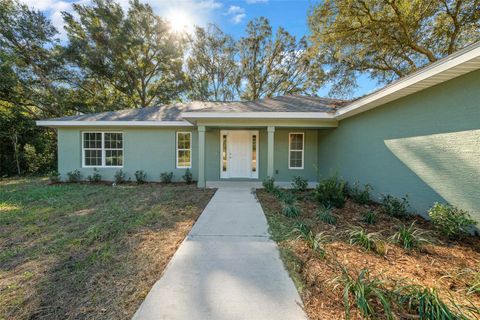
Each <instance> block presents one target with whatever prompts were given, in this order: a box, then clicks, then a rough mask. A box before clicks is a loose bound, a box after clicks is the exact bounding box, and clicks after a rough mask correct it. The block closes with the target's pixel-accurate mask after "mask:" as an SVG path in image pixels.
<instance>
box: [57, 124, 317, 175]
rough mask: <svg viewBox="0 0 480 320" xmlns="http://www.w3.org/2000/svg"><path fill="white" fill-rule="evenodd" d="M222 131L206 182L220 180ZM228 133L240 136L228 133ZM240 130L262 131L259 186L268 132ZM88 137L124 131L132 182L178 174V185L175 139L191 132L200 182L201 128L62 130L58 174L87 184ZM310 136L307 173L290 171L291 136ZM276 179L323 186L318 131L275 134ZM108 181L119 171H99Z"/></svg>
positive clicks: (213, 134)
mask: <svg viewBox="0 0 480 320" xmlns="http://www.w3.org/2000/svg"><path fill="white" fill-rule="evenodd" d="M220 130H221V129H218V128H207V131H206V133H205V154H206V159H205V177H206V180H207V181H218V180H220ZM228 130H234V129H232V128H228ZM239 130H258V131H259V171H258V172H259V180H263V179H265V178H266V176H267V130H266V128H258V129H251V128H244V129H243V128H240V129H239ZM83 131H120V132H123V139H124V147H123V152H124V166H123V168H122V170H123V171H124V172H125V173H126V174H127V178H131V179H132V180H134V179H135V176H134V173H135V171H137V170H144V171H145V172H146V173H147V179H148V180H150V181H158V180H159V179H160V173H161V172H170V171H172V172H173V173H174V179H175V180H177V181H178V180H182V176H183V175H184V173H185V169H176V168H175V151H176V149H175V133H176V132H177V131H182V132H184V131H191V132H192V133H193V134H192V157H193V158H192V168H191V171H192V173H193V176H194V179H197V172H198V133H197V131H196V128H188V129H185V128H168V129H158V128H128V129H127V128H103V129H102V128H92V129H84V128H60V129H58V168H59V172H60V173H61V174H62V177H63V178H64V179H65V178H66V177H67V175H66V174H67V172H70V171H73V170H76V169H78V170H80V171H81V173H82V176H83V179H86V178H87V176H88V175H91V174H92V172H93V168H82V145H81V141H82V140H81V137H82V136H81V133H82V132H83ZM289 132H304V133H305V165H304V169H303V170H291V169H288V133H289ZM274 150H275V153H274V164H275V172H276V174H275V179H276V180H277V181H279V182H289V181H291V180H292V178H293V176H295V175H299V176H303V177H305V178H308V179H309V180H310V181H316V180H317V165H318V160H317V156H318V130H313V129H307V130H305V129H296V128H292V129H276V131H275V148H274ZM98 170H99V171H100V174H101V175H102V179H104V180H113V178H114V174H115V172H116V171H118V170H119V168H98Z"/></svg>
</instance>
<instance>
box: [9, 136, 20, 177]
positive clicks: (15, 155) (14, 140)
mask: <svg viewBox="0 0 480 320" xmlns="http://www.w3.org/2000/svg"><path fill="white" fill-rule="evenodd" d="M11 139H12V143H13V158H14V160H15V163H16V165H17V174H18V175H20V174H21V173H22V172H21V171H20V159H19V158H20V157H19V151H18V134H17V133H16V132H14V133H13V134H12V137H11Z"/></svg>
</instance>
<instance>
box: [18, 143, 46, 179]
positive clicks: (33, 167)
mask: <svg viewBox="0 0 480 320" xmlns="http://www.w3.org/2000/svg"><path fill="white" fill-rule="evenodd" d="M23 157H24V159H25V165H26V169H27V172H28V173H33V174H35V173H39V172H45V169H49V168H51V164H52V162H53V160H54V159H53V154H52V153H51V152H48V151H46V152H45V153H40V152H37V149H36V148H35V146H34V145H32V144H28V143H27V144H25V146H24V147H23Z"/></svg>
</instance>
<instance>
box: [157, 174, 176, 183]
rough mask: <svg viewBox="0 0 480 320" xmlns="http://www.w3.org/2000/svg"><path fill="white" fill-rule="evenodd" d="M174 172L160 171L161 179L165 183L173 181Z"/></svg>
mask: <svg viewBox="0 0 480 320" xmlns="http://www.w3.org/2000/svg"><path fill="white" fill-rule="evenodd" d="M172 180H173V172H162V173H160V181H161V182H162V183H164V184H168V183H172Z"/></svg>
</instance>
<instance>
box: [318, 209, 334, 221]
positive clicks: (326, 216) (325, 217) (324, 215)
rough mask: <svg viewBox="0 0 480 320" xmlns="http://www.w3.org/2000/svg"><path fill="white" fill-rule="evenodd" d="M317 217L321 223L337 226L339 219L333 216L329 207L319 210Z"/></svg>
mask: <svg viewBox="0 0 480 320" xmlns="http://www.w3.org/2000/svg"><path fill="white" fill-rule="evenodd" d="M317 217H318V219H320V221H322V222H325V223H327V224H332V225H335V224H337V218H335V216H334V215H332V208H331V207H328V206H321V207H320V208H318V209H317Z"/></svg>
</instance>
